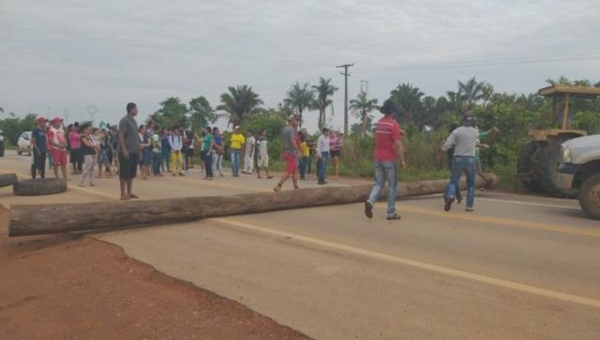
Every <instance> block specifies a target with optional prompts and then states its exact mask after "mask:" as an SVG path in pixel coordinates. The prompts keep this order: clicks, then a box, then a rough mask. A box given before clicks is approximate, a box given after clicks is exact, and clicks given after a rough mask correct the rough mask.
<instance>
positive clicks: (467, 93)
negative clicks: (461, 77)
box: [458, 77, 486, 108]
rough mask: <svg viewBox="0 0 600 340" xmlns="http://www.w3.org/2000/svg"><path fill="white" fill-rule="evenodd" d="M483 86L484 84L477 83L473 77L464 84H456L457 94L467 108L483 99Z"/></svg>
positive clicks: (460, 82)
mask: <svg viewBox="0 0 600 340" xmlns="http://www.w3.org/2000/svg"><path fill="white" fill-rule="evenodd" d="M485 85H486V83H485V82H483V81H482V82H478V81H477V79H475V77H473V78H471V79H469V80H468V81H467V82H466V83H463V82H462V81H459V82H458V94H459V95H460V96H461V97H462V99H463V101H464V103H465V105H466V106H467V108H468V107H470V106H471V104H473V103H476V102H478V101H480V100H481V99H483V98H484V96H485V95H484V89H485Z"/></svg>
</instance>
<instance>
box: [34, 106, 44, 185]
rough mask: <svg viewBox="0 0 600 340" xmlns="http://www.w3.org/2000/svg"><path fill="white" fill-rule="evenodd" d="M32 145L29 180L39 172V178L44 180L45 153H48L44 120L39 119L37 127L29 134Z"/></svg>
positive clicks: (42, 118)
mask: <svg viewBox="0 0 600 340" xmlns="http://www.w3.org/2000/svg"><path fill="white" fill-rule="evenodd" d="M31 142H32V143H33V165H32V166H31V178H35V177H36V176H37V174H38V172H39V174H40V177H41V178H46V152H48V139H47V138H46V118H44V117H39V118H38V119H37V126H36V127H35V128H34V129H33V131H32V132H31Z"/></svg>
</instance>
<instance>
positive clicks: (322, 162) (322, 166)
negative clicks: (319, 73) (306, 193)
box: [317, 152, 329, 183]
mask: <svg viewBox="0 0 600 340" xmlns="http://www.w3.org/2000/svg"><path fill="white" fill-rule="evenodd" d="M327 162H329V152H321V159H319V160H318V161H317V176H318V177H319V183H325V176H326V175H327Z"/></svg>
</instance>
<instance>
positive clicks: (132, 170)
mask: <svg viewBox="0 0 600 340" xmlns="http://www.w3.org/2000/svg"><path fill="white" fill-rule="evenodd" d="M137 113H138V109H137V105H135V103H128V104H127V115H126V116H125V117H123V118H122V119H121V121H120V122H119V180H120V185H121V200H130V199H132V198H138V196H137V195H135V194H134V193H133V191H132V188H133V179H134V178H135V176H136V175H137V168H138V164H139V159H140V158H139V154H140V135H139V132H138V125H137V122H136V121H135V116H137Z"/></svg>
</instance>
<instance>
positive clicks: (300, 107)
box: [283, 82, 315, 129]
mask: <svg viewBox="0 0 600 340" xmlns="http://www.w3.org/2000/svg"><path fill="white" fill-rule="evenodd" d="M283 103H284V105H286V106H288V107H290V108H292V109H295V110H297V111H298V115H299V116H300V128H301V129H302V113H303V112H304V110H307V109H308V110H310V109H311V108H312V107H314V103H315V91H314V90H312V89H311V88H310V87H309V85H308V83H305V84H304V85H302V86H300V83H298V82H296V84H294V85H292V87H291V89H290V90H289V91H288V93H287V98H285V99H284V100H283Z"/></svg>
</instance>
